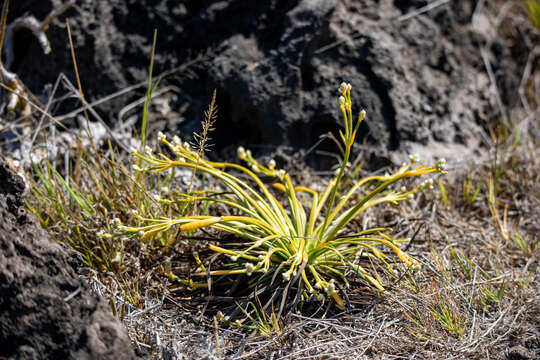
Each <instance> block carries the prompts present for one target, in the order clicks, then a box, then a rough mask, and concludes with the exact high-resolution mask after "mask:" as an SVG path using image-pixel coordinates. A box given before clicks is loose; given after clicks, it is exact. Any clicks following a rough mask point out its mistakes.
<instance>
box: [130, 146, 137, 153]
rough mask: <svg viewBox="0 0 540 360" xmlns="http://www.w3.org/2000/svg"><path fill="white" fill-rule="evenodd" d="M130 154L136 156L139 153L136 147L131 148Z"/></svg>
mask: <svg viewBox="0 0 540 360" xmlns="http://www.w3.org/2000/svg"><path fill="white" fill-rule="evenodd" d="M129 152H130V153H132V154H136V153H137V149H136V148H135V147H134V146H131V147H130V148H129Z"/></svg>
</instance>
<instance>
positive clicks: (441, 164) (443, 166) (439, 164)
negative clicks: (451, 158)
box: [435, 158, 446, 173]
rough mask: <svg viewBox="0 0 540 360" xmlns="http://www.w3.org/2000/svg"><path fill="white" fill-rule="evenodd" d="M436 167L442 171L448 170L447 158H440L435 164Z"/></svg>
mask: <svg viewBox="0 0 540 360" xmlns="http://www.w3.org/2000/svg"><path fill="white" fill-rule="evenodd" d="M435 168H436V169H437V171H438V172H440V173H444V172H446V160H445V159H444V158H442V159H440V160H439V161H438V162H437V164H435Z"/></svg>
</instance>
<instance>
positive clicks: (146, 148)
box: [144, 145, 152, 155]
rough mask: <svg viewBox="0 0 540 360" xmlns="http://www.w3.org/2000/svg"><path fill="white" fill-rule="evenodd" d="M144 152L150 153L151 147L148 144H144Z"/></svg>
mask: <svg viewBox="0 0 540 360" xmlns="http://www.w3.org/2000/svg"><path fill="white" fill-rule="evenodd" d="M144 152H145V153H146V154H147V155H152V148H151V147H150V146H148V145H146V146H145V147H144Z"/></svg>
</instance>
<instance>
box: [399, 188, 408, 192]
mask: <svg viewBox="0 0 540 360" xmlns="http://www.w3.org/2000/svg"><path fill="white" fill-rule="evenodd" d="M399 191H401V192H403V193H404V192H407V188H406V187H405V186H402V187H401V189H399Z"/></svg>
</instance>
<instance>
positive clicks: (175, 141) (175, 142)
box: [172, 135, 182, 146]
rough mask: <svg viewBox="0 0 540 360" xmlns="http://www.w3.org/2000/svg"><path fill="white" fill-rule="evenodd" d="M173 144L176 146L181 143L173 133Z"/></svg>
mask: <svg viewBox="0 0 540 360" xmlns="http://www.w3.org/2000/svg"><path fill="white" fill-rule="evenodd" d="M172 140H173V144H174V145H176V146H178V145H182V140H181V139H180V138H179V137H178V135H174V136H173V138H172Z"/></svg>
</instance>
